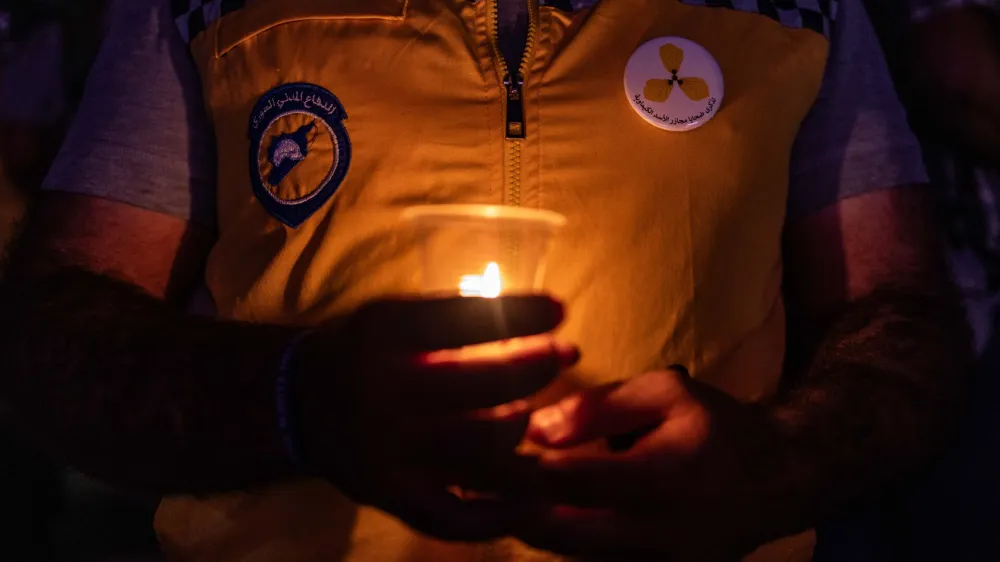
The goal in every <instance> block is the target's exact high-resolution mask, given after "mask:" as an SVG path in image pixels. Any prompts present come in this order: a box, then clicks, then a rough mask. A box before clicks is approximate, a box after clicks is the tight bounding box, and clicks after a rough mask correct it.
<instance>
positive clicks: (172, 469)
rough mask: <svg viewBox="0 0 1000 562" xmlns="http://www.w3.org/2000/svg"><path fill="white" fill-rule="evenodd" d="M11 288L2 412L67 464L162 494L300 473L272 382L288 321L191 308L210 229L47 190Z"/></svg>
mask: <svg viewBox="0 0 1000 562" xmlns="http://www.w3.org/2000/svg"><path fill="white" fill-rule="evenodd" d="M44 199H45V200H44V201H43V203H42V204H41V205H40V206H39V208H38V209H37V211H36V212H35V213H34V217H33V219H32V220H31V222H30V223H29V224H28V225H27V227H26V229H25V232H24V233H23V235H22V237H21V240H20V242H19V244H18V247H17V249H16V250H15V252H14V253H13V256H12V259H11V263H10V264H9V265H10V267H9V269H8V275H7V278H6V279H5V282H4V285H3V287H2V292H0V318H3V319H4V321H3V322H2V324H0V326H2V327H0V330H2V337H0V356H2V357H4V358H5V361H4V362H5V367H6V368H5V369H4V371H3V378H4V383H3V388H4V390H3V393H2V394H0V413H2V414H3V417H4V418H6V419H7V420H8V421H9V422H10V423H11V424H12V425H13V426H14V427H16V428H17V429H18V430H19V431H21V432H23V433H24V434H26V435H28V436H29V437H31V438H33V439H34V440H35V441H36V442H38V443H39V444H40V445H41V446H42V447H43V448H45V449H46V450H48V451H50V452H52V453H53V454H54V455H57V456H59V457H62V458H63V459H64V460H66V461H67V462H69V463H70V464H71V465H73V466H75V467H78V468H80V469H81V470H83V471H85V472H88V473H90V474H92V475H95V476H97V477H100V478H103V479H105V480H108V481H111V482H114V483H116V484H119V485H124V486H129V487H137V488H142V489H147V490H150V491H155V492H159V493H165V492H172V491H187V492H191V491H207V490H225V489H234V488H242V487H246V486H250V485H253V484H257V483H262V482H267V481H269V480H272V479H275V478H279V477H282V476H285V475H287V474H290V473H291V466H290V465H289V463H288V462H287V461H286V457H285V453H284V451H283V449H282V445H281V441H280V437H279V435H278V433H277V423H276V420H275V413H274V412H275V407H274V377H275V372H276V369H277V367H278V363H279V358H280V354H281V348H282V346H284V345H285V343H286V342H287V341H288V339H289V337H290V336H291V329H289V328H280V327H270V326H262V325H250V324H242V323H236V322H220V321H215V320H213V319H210V318H204V317H194V316H189V315H186V314H184V313H183V312H182V311H180V310H179V307H176V306H170V305H169V303H170V302H174V303H181V302H185V301H186V298H185V296H186V295H189V294H190V292H191V291H190V289H191V287H193V286H195V283H197V282H198V281H199V280H200V278H201V272H202V265H203V261H204V256H205V255H206V250H207V248H208V247H209V245H210V243H211V236H210V235H209V234H208V233H207V232H205V231H201V230H198V228H197V227H195V226H192V225H190V224H188V223H187V222H186V221H183V220H181V219H177V218H174V217H170V216H167V215H161V214H158V213H153V212H151V211H145V210H141V209H138V208H136V207H131V206H129V205H125V204H121V203H113V202H109V201H105V200H102V199H98V198H93V197H86V196H75V195H63V194H51V195H48V196H46V197H45V198H44Z"/></svg>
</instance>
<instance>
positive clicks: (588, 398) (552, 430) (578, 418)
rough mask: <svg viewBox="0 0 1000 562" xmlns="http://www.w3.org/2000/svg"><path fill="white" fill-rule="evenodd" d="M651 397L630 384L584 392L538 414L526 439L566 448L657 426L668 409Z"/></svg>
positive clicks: (619, 384) (539, 411) (533, 415)
mask: <svg viewBox="0 0 1000 562" xmlns="http://www.w3.org/2000/svg"><path fill="white" fill-rule="evenodd" d="M650 398H651V397H649V396H643V395H642V394H641V393H640V392H637V391H636V388H635V385H633V384H632V383H630V382H629V383H615V384H611V385H607V386H602V387H598V388H593V389H589V390H585V391H583V392H579V393H577V394H574V395H572V396H569V397H567V398H564V399H563V400H561V401H559V402H557V403H556V404H553V405H551V406H547V407H545V408H542V409H539V410H537V411H535V412H534V413H533V414H532V416H531V421H530V423H529V425H528V431H527V437H528V439H531V440H532V441H534V442H536V443H538V444H540V445H543V446H546V447H554V448H567V447H575V446H577V445H581V444H583V443H587V442H589V441H594V440H597V439H601V438H604V437H610V436H615V435H620V434H624V433H630V432H633V431H636V430H638V429H645V428H648V427H649V426H651V425H658V424H659V423H660V422H661V421H663V418H664V412H665V408H664V405H663V404H662V403H658V401H657V400H653V399H650Z"/></svg>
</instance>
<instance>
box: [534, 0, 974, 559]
mask: <svg viewBox="0 0 1000 562" xmlns="http://www.w3.org/2000/svg"><path fill="white" fill-rule="evenodd" d="M834 41H835V43H834V52H833V55H832V59H831V62H830V66H829V68H828V71H827V76H826V78H827V80H826V82H825V84H824V87H823V91H822V92H821V94H820V99H819V100H818V101H817V104H816V105H815V106H814V108H813V111H812V113H811V114H810V116H809V117H808V118H807V121H806V123H804V124H803V127H802V130H801V132H800V136H799V139H798V142H797V147H796V152H795V154H794V155H793V162H792V170H791V172H792V174H791V175H792V178H791V186H790V194H789V214H790V218H789V220H788V221H787V228H786V233H785V238H786V249H785V253H784V268H785V272H786V287H785V294H786V303H787V310H788V314H789V317H790V318H789V319H790V322H789V326H788V331H789V333H790V334H791V335H793V336H798V337H795V338H793V339H792V341H791V342H790V343H789V349H788V353H789V354H790V357H789V361H788V368H787V369H786V374H785V385H784V388H783V389H782V392H780V393H779V394H778V395H777V396H775V397H773V399H771V400H768V401H766V402H764V403H759V404H742V403H739V402H737V401H736V400H734V399H733V398H731V397H729V396H727V395H725V394H723V393H721V392H719V391H718V390H715V389H713V388H711V387H709V386H707V385H705V384H704V383H701V382H699V381H697V380H691V379H690V378H689V377H687V376H686V375H685V374H684V373H683V372H682V370H681V369H675V370H668V371H660V372H653V373H647V374H643V375H641V376H639V377H637V378H635V379H631V380H628V381H626V382H624V383H620V384H616V385H610V386H606V387H601V388H598V389H594V390H591V391H586V392H583V393H581V394H577V395H575V396H572V397H570V398H568V399H566V400H564V401H562V402H560V403H558V404H556V405H555V406H553V407H551V408H546V409H543V410H540V411H538V412H536V414H535V416H534V417H533V419H532V426H531V428H530V430H529V431H530V433H529V435H530V436H531V437H532V438H533V439H534V440H535V441H537V442H538V443H540V444H541V445H543V446H546V447H547V449H546V450H544V451H543V452H542V453H541V454H540V456H539V459H538V463H539V465H540V470H537V471H532V470H528V471H525V473H524V475H523V480H522V483H523V484H524V485H525V486H526V487H528V488H529V489H532V490H534V491H535V492H536V493H537V494H538V499H539V500H540V501H539V502H538V503H537V504H535V505H533V506H531V508H530V509H529V510H528V512H527V513H524V514H522V521H523V522H524V525H523V527H522V528H521V529H520V530H519V536H520V537H522V538H523V539H524V540H526V541H528V542H529V543H532V544H534V545H536V546H539V547H542V548H547V549H552V550H557V551H561V552H566V553H572V554H580V555H585V556H587V555H589V556H607V557H610V558H615V559H664V558H671V557H676V558H677V559H679V560H687V559H699V560H700V559H706V560H715V559H721V560H731V559H735V558H737V557H738V556H740V555H742V554H745V553H747V552H748V551H750V550H752V549H753V548H755V547H757V546H758V545H760V544H762V543H764V542H766V541H768V540H771V539H775V538H778V537H781V536H784V535H788V534H791V533H794V532H797V531H801V530H805V529H807V528H809V527H810V526H813V525H816V524H818V523H820V522H821V521H822V520H823V519H824V518H825V517H828V516H830V515H831V514H833V513H834V512H835V511H836V510H837V509H838V508H840V507H843V506H847V505H849V504H850V503H851V502H853V501H857V500H859V499H861V498H864V497H865V494H866V493H867V492H870V491H871V490H872V489H874V488H876V487H878V486H885V485H887V484H888V483H890V482H892V481H893V480H894V479H895V478H897V477H900V476H902V475H904V474H906V473H907V472H908V471H910V470H912V469H914V468H916V467H918V466H919V465H920V463H921V461H923V460H925V459H927V458H928V456H929V455H931V454H933V453H934V452H935V451H936V450H938V448H939V447H940V446H941V444H942V443H943V442H944V441H945V440H946V438H947V436H948V435H949V432H950V431H951V428H952V427H953V425H954V421H955V418H956V410H957V405H958V400H959V397H960V395H961V390H962V376H963V375H964V374H965V369H966V368H967V366H968V364H969V348H968V340H967V337H966V335H967V328H966V326H965V324H964V318H963V316H962V311H961V308H960V306H959V304H958V301H957V299H956V298H955V295H953V294H952V291H951V288H950V286H949V283H948V279H947V276H946V272H945V268H944V260H943V258H942V255H941V249H940V247H939V245H938V243H937V239H936V238H937V235H936V229H935V227H934V224H935V222H934V218H933V214H932V213H931V211H930V210H931V209H932V205H931V204H930V203H929V201H928V198H927V196H926V194H925V193H924V188H923V187H922V186H921V185H920V184H922V183H923V182H924V181H925V177H926V176H925V174H924V172H923V170H922V168H921V166H920V152H919V149H918V147H917V144H916V142H915V140H914V139H913V137H912V134H910V133H909V131H908V130H907V129H906V126H905V116H904V114H903V112H902V109H901V108H900V107H899V104H898V102H897V101H896V99H895V95H894V94H893V91H892V85H891V83H890V82H889V78H888V76H887V75H886V71H885V66H884V63H883V61H882V59H881V57H880V55H879V50H878V45H877V43H875V42H874V36H873V35H872V30H871V28H870V25H868V23H867V21H866V20H865V17H864V12H863V10H862V7H861V6H860V3H858V2H847V1H845V2H842V3H841V12H840V16H839V18H838V23H837V35H835V37H834ZM747 368H748V370H752V368H753V367H752V366H748V367H747ZM747 376H754V375H753V373H752V371H751V372H748V373H747ZM622 436H626V437H628V439H622V438H621V437H622ZM604 439H607V440H608V442H609V445H611V447H610V448H609V449H606V450H601V449H600V448H597V449H595V448H594V447H593V443H590V444H588V445H586V446H582V447H581V445H584V444H587V443H588V442H591V441H594V440H598V441H599V440H604Z"/></svg>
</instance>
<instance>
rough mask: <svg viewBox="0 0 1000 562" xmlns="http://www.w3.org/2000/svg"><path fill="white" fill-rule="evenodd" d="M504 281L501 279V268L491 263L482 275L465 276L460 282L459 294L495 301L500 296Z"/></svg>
mask: <svg viewBox="0 0 1000 562" xmlns="http://www.w3.org/2000/svg"><path fill="white" fill-rule="evenodd" d="M501 290H503V281H502V278H501V277H500V266H499V265H497V262H495V261H491V262H490V263H489V264H487V265H486V269H485V270H484V271H483V274H482V275H463V276H462V279H461V280H460V281H459V282H458V292H459V294H460V295H462V296H463V297H485V298H488V299H493V298H496V297H498V296H500V291H501Z"/></svg>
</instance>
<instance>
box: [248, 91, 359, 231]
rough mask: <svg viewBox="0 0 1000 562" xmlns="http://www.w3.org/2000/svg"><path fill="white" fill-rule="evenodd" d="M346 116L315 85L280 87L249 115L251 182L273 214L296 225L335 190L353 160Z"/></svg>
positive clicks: (288, 223)
mask: <svg viewBox="0 0 1000 562" xmlns="http://www.w3.org/2000/svg"><path fill="white" fill-rule="evenodd" d="M344 119H347V114H346V113H345V112H344V107H343V106H342V105H341V103H340V100H338V99H337V96H335V95H333V94H332V93H330V92H329V91H328V90H326V89H324V88H321V87H319V86H316V85H315V84H306V83H295V84H285V85H283V86H279V87H277V88H275V89H273V90H271V91H269V92H267V93H266V94H264V95H263V96H262V97H261V98H260V101H258V102H257V105H256V106H254V108H253V112H252V113H251V114H250V131H249V137H250V155H249V156H250V183H251V184H252V185H253V192H254V195H256V196H257V200H258V201H260V204H261V205H263V206H264V208H265V209H267V211H268V212H269V213H271V215H272V216H273V217H274V218H276V219H278V220H280V221H281V222H283V223H285V224H286V225H288V226H290V227H292V228H295V227H297V226H299V225H300V224H302V223H303V222H305V220H306V219H308V218H309V217H311V216H312V215H313V213H315V212H316V211H318V210H319V209H320V208H321V207H322V206H323V205H324V204H325V203H326V202H327V201H328V200H329V199H330V197H332V196H333V194H334V193H336V191H337V188H338V187H340V184H341V183H342V182H343V181H344V177H345V176H346V175H347V169H348V167H349V166H350V164H351V141H350V139H349V138H348V136H347V129H345V128H344V123H343V121H344Z"/></svg>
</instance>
